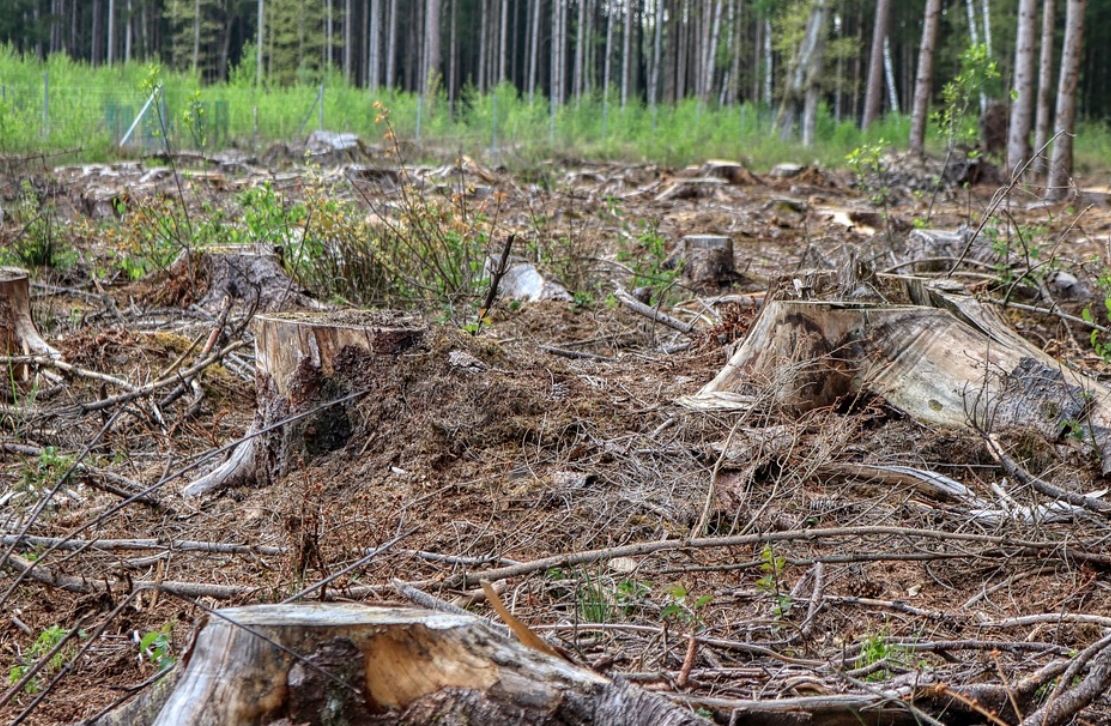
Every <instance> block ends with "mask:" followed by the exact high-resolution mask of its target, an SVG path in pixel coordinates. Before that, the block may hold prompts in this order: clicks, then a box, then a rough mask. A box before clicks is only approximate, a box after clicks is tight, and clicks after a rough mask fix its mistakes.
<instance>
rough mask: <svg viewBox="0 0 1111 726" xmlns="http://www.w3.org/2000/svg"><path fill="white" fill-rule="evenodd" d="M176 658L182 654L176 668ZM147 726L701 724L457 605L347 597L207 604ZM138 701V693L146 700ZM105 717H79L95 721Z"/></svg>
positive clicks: (96, 725) (702, 722) (692, 716)
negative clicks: (444, 609)
mask: <svg viewBox="0 0 1111 726" xmlns="http://www.w3.org/2000/svg"><path fill="white" fill-rule="evenodd" d="M178 667H179V668H182V666H180V665H179V666H178ZM161 698H163V699H164V701H163V703H162V704H161V707H160V708H159V709H158V710H157V716H156V717H155V718H154V719H153V720H151V721H138V720H135V721H131V723H132V724H140V723H142V724H153V726H170V725H171V724H172V725H173V726H200V725H201V724H204V725H205V726H225V725H226V726H233V725H234V726H256V725H257V726H262V725H263V724H276V723H288V724H299V725H308V726H317V725H318V724H320V725H324V724H350V725H352V726H357V725H367V726H369V725H370V724H375V725H376V726H393V725H398V726H400V725H402V724H407V725H411V726H417V725H418V724H431V723H435V724H441V725H442V726H454V725H456V724H458V725H460V726H462V725H463V724H474V723H485V724H490V725H491V726H496V725H497V724H503V723H505V724H509V723H512V724H522V725H523V726H531V725H532V724H537V725H539V724H551V725H553V726H555V725H556V724H599V725H602V724H611V725H614V726H616V725H617V724H630V725H632V724H660V725H662V726H698V725H701V726H706V725H708V724H709V723H710V722H709V721H707V720H705V719H703V718H701V717H699V716H697V715H695V714H693V713H691V712H690V711H689V710H687V709H686V708H681V707H678V706H675V705H672V704H670V703H668V702H667V701H665V700H663V699H662V698H660V697H659V696H655V695H652V694H649V693H647V692H645V691H643V690H641V689H639V688H636V687H634V686H631V685H629V684H628V683H624V682H620V681H616V682H615V681H612V680H610V679H608V678H605V677H603V676H601V675H598V674H596V673H593V672H591V671H588V670H585V669H582V668H579V667H577V666H574V665H571V664H570V663H567V662H566V661H563V660H561V659H559V658H555V657H552V656H549V655H546V654H543V653H540V652H539V651H536V650H533V649H531V648H527V647H526V646H524V645H522V644H521V643H519V642H518V641H515V640H510V639H508V638H507V637H505V636H503V635H501V634H499V633H497V632H495V631H494V630H493V629H492V628H490V627H489V626H488V625H487V624H486V622H485V621H483V620H480V619H478V618H475V617H473V616H470V615H455V614H449V613H441V612H434V611H431V610H420V609H414V608H398V607H381V606H374V607H371V606H364V605H355V604H346V605H326V604H320V603H313V604H290V605H256V606H250V607H240V608H228V609H224V610H219V611H216V612H215V613H214V614H213V616H212V617H211V618H210V619H209V620H208V622H207V624H205V625H203V627H202V628H201V630H200V631H199V632H198V633H197V636H196V641H195V645H194V648H193V651H192V654H191V656H190V657H189V659H188V662H187V663H185V664H184V666H183V669H182V672H181V675H180V676H179V677H178V679H177V682H176V684H175V685H174V688H173V690H172V692H168V693H166V694H164V695H162V696H161ZM149 711H150V708H149V703H148V712H149ZM108 723H121V722H120V721H119V720H114V721H110V720H108V718H105V719H104V720H98V721H96V722H94V723H93V724H91V725H90V726H102V725H103V724H108Z"/></svg>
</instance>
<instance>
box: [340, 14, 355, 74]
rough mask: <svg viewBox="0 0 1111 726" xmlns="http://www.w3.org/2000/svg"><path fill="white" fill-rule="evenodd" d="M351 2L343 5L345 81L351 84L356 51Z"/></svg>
mask: <svg viewBox="0 0 1111 726" xmlns="http://www.w3.org/2000/svg"><path fill="white" fill-rule="evenodd" d="M353 19H354V18H353V17H352V13H351V0H344V3H343V79H344V80H345V81H347V82H348V83H351V55H352V51H353V50H354V49H353V48H352V46H351V21H352V20H353Z"/></svg>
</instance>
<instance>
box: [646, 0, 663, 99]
mask: <svg viewBox="0 0 1111 726" xmlns="http://www.w3.org/2000/svg"><path fill="white" fill-rule="evenodd" d="M655 10H656V21H655V22H654V23H653V25H654V26H655V27H654V28H653V34H652V67H651V70H650V71H649V73H648V105H649V106H651V107H652V108H655V107H656V104H658V103H659V101H660V95H659V94H660V54H661V53H662V52H663V23H664V4H663V2H662V0H656V7H655Z"/></svg>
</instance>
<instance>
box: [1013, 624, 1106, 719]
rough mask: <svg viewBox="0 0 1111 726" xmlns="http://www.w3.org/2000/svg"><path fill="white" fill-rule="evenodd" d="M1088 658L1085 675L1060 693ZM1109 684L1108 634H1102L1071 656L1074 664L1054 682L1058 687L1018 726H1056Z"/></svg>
mask: <svg viewBox="0 0 1111 726" xmlns="http://www.w3.org/2000/svg"><path fill="white" fill-rule="evenodd" d="M1088 661H1091V663H1092V666H1091V669H1090V671H1089V673H1088V677H1087V678H1085V679H1084V680H1083V681H1081V682H1080V683H1079V684H1078V685H1077V686H1076V687H1075V688H1073V689H1072V690H1069V691H1067V692H1064V693H1062V689H1063V688H1064V687H1065V684H1067V683H1070V682H1071V681H1072V679H1073V678H1074V677H1075V676H1077V675H1078V674H1079V673H1080V671H1081V669H1082V668H1083V667H1084V666H1085V665H1086V664H1087V663H1088ZM1109 687H1111V635H1109V636H1104V637H1103V638H1101V639H1100V640H1098V641H1096V642H1095V643H1094V644H1092V645H1090V646H1089V647H1087V648H1085V649H1084V650H1082V651H1081V652H1080V653H1079V654H1078V655H1077V656H1076V658H1074V659H1073V663H1072V664H1071V665H1070V666H1069V668H1068V670H1066V671H1065V672H1064V674H1062V676H1061V679H1060V680H1059V681H1058V682H1057V688H1055V689H1054V691H1053V695H1051V696H1050V697H1049V701H1048V702H1046V704H1045V705H1044V706H1042V707H1041V708H1039V709H1038V710H1037V711H1034V713H1032V714H1030V715H1029V716H1027V717H1026V718H1024V719H1023V720H1022V724H1021V726H1057V725H1058V724H1063V723H1065V722H1066V721H1068V720H1070V719H1071V718H1072V717H1073V716H1074V715H1076V714H1077V713H1078V712H1079V711H1080V710H1081V709H1083V708H1084V707H1085V706H1087V705H1088V704H1089V703H1091V702H1092V701H1094V700H1095V699H1096V698H1098V697H1099V696H1102V695H1103V694H1104V693H1106V692H1107V689H1108V688H1109ZM1059 694H1060V695H1059ZM1058 695H1059V697H1058Z"/></svg>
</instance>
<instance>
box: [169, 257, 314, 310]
mask: <svg viewBox="0 0 1111 726" xmlns="http://www.w3.org/2000/svg"><path fill="white" fill-rule="evenodd" d="M154 297H155V299H156V300H157V301H158V302H160V303H162V304H170V303H180V302H181V301H182V300H183V299H184V300H188V299H190V298H192V297H199V299H197V300H196V304H197V305H198V306H200V307H202V308H205V309H206V310H217V309H219V308H220V306H221V305H223V301H224V298H230V299H231V300H232V301H233V302H234V301H241V302H242V303H243V304H244V305H246V306H247V307H248V308H250V309H252V310H261V311H263V312H277V311H281V310H291V309H301V310H326V309H327V308H328V306H327V305H324V304H323V303H321V302H320V301H318V300H316V299H314V298H312V297H310V296H309V295H308V291H307V290H305V288H303V287H301V286H300V285H298V284H296V283H295V282H294V281H293V280H291V279H290V278H289V275H287V274H286V272H285V269H284V268H283V267H282V249H281V247H279V246H277V245H267V244H243V245H213V246H211V247H205V248H204V249H201V250H186V251H184V252H182V253H181V254H180V255H178V257H177V259H176V260H174V262H173V264H171V265H170V268H169V270H168V280H167V284H165V285H162V286H161V287H160V288H159V289H158V290H157V291H156V292H155V295H154Z"/></svg>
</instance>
